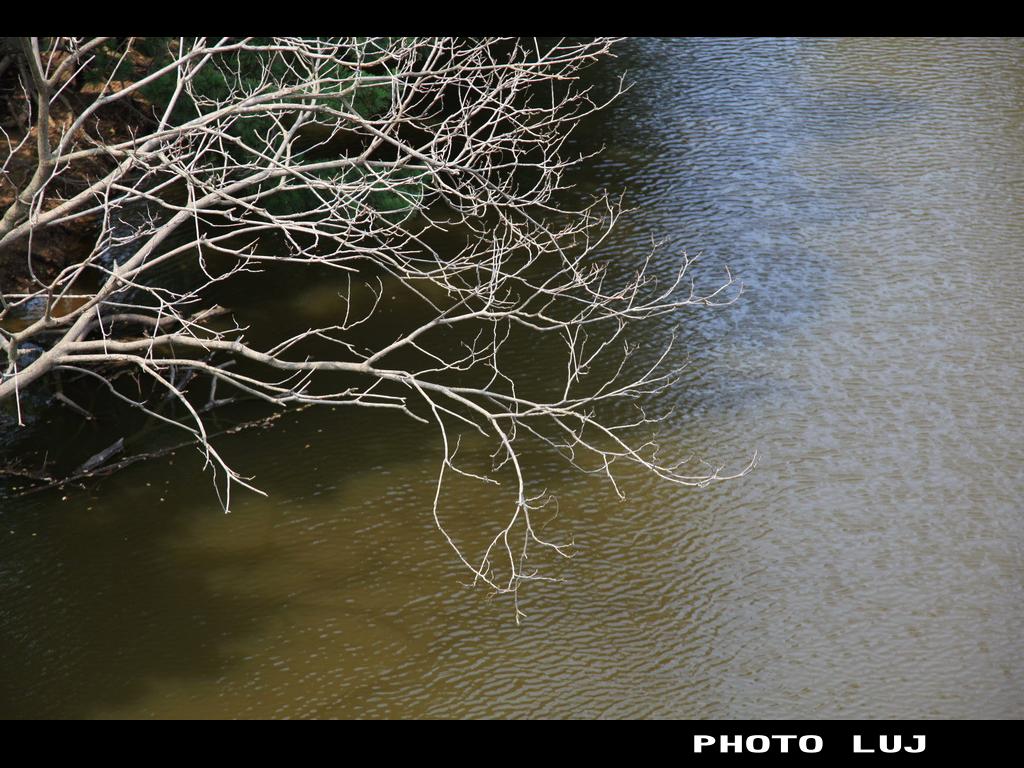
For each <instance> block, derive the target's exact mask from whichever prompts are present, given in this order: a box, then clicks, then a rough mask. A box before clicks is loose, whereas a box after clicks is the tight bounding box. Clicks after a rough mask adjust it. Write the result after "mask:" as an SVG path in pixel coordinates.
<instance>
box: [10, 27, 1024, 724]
mask: <svg viewBox="0 0 1024 768" xmlns="http://www.w3.org/2000/svg"><path fill="white" fill-rule="evenodd" d="M621 68H627V69H628V70H629V71H630V72H631V73H632V77H633V79H634V80H636V82H637V85H636V87H635V88H634V89H633V90H632V91H631V92H630V93H629V94H627V95H626V96H625V97H624V98H623V99H622V100H621V101H619V102H618V103H617V104H616V105H615V106H614V107H613V108H612V109H611V110H610V111H609V112H607V113H606V114H605V115H604V116H603V118H602V119H601V120H598V121H595V122H594V123H592V124H590V125H589V126H588V130H587V132H586V133H585V134H584V135H581V136H580V137H579V143H580V144H581V146H593V145H594V144H595V143H597V142H601V141H603V142H605V143H606V144H607V151H606V153H605V155H604V158H603V159H602V160H601V161H600V162H599V163H597V164H596V165H595V166H594V167H593V168H592V170H590V171H589V172H588V173H587V174H586V175H584V176H581V177H580V178H579V182H580V186H581V187H582V188H583V189H584V190H585V189H587V188H588V187H596V186H607V187H609V188H611V189H620V188H622V187H625V188H626V190H627V202H628V203H630V204H632V205H634V206H636V207H637V209H638V210H637V212H636V213H635V214H634V215H632V216H631V217H629V219H628V221H624V222H623V225H622V226H621V227H620V228H619V229H618V231H617V233H616V235H615V237H614V238H613V240H612V241H611V242H610V243H609V244H608V245H607V251H608V254H609V255H610V256H613V257H614V258H616V259H622V260H629V259H634V258H637V257H638V256H639V255H640V254H642V253H643V252H644V251H645V248H646V246H647V244H648V243H649V242H650V239H651V237H652V236H654V237H656V238H661V239H665V240H666V241H667V250H666V254H665V261H664V268H665V269H666V270H669V269H671V266H672V264H671V260H670V258H669V255H670V254H671V253H672V252H673V251H678V250H679V249H682V248H686V249H688V250H690V251H691V252H695V251H703V252H704V253H705V254H706V257H705V266H704V274H705V275H706V279H707V280H709V281H711V280H714V279H717V277H718V276H719V274H720V269H721V266H722V265H723V264H725V263H728V264H729V265H730V266H731V267H732V269H733V270H734V272H736V273H737V274H738V275H739V277H740V278H741V279H742V280H743V282H744V285H745V288H746V291H745V294H744V296H743V297H742V299H741V300H740V302H739V303H738V304H736V305H734V306H732V307H729V308H727V309H721V310H715V311H708V312H701V313H698V314H696V315H694V316H692V317H686V318H680V319H679V320H678V322H672V321H668V320H666V321H663V322H661V323H660V324H658V325H656V326H652V327H650V328H648V329H647V331H646V332H647V333H648V334H649V335H650V337H651V338H650V341H651V342H652V343H656V342H660V341H664V340H666V339H667V338H668V336H669V334H670V333H671V332H672V331H673V330H677V331H679V332H681V334H682V338H683V339H684V341H685V345H684V346H685V351H686V352H688V353H689V355H690V358H691V366H690V368H689V369H688V374H687V377H686V378H685V380H684V381H683V382H682V384H681V386H680V388H679V389H677V390H676V391H675V392H674V393H673V394H672V395H671V396H670V397H666V398H664V402H663V403H662V405H673V406H675V407H676V415H675V416H674V418H673V420H672V421H671V423H670V424H668V425H667V427H666V430H665V435H664V442H666V443H668V444H671V445H672V446H674V447H676V448H678V449H679V450H681V451H684V452H685V451H687V450H693V451H695V452H697V453H698V454H699V455H701V456H703V457H704V458H706V459H708V460H711V461H715V462H722V463H727V464H730V465H733V466H736V465H742V463H743V462H744V461H745V460H746V459H747V458H748V457H749V456H750V455H751V453H752V452H753V451H754V450H757V451H758V452H759V454H760V456H761V459H760V464H759V466H758V468H757V469H756V471H755V472H754V473H753V474H751V475H749V476H748V477H746V478H744V479H741V480H738V481H734V482H731V483H726V484H721V485H717V486H713V487H711V488H709V489H707V490H704V491H696V490H680V489H677V488H673V487H669V486H666V485H663V484H659V483H658V482H656V481H654V480H653V479H650V478H646V477H643V476H639V475H634V476H632V477H631V478H629V479H628V480H627V482H626V483H625V490H626V491H627V493H628V495H629V499H628V501H627V502H625V503H622V502H619V501H617V500H616V499H615V497H614V495H613V494H612V493H611V491H610V489H608V488H607V487H605V486H603V485H601V484H599V483H594V482H592V481H590V480H588V479H583V478H581V477H579V476H577V475H574V474H573V473H572V472H569V471H566V470H565V468H564V467H563V466H562V465H561V464H559V463H557V462H556V461H555V460H554V459H552V458H550V457H544V456H536V457H532V460H533V461H534V466H535V467H537V468H538V469H537V470H536V471H535V476H536V477H537V478H538V482H539V483H541V484H543V485H546V486H547V487H549V488H551V489H553V490H557V491H558V492H559V495H560V497H561V501H562V504H561V512H560V515H559V517H558V518H557V520H555V521H554V522H553V523H552V524H551V527H550V530H551V531H552V532H554V533H556V534H558V533H563V534H566V535H568V534H570V533H571V534H572V535H573V536H574V537H575V540H576V542H577V544H578V545H579V549H580V553H579V555H578V556H577V557H576V559H575V560H573V561H572V562H570V563H568V564H558V563H553V564H551V565H550V567H551V568H552V569H553V570H554V571H556V572H557V575H559V576H562V577H564V579H565V581H564V582H562V583H559V584H548V585H540V586H532V587H529V588H527V589H525V590H524V593H523V597H522V607H523V609H524V610H525V611H526V613H527V614H528V618H527V619H526V621H525V622H524V624H523V626H521V627H516V626H515V623H514V621H513V616H512V610H511V606H510V604H509V603H508V601H505V600H502V599H500V598H497V599H488V598H487V597H486V595H485V594H484V593H483V592H482V591H480V590H469V589H466V588H464V587H463V586H461V581H462V580H463V574H462V572H461V571H460V569H459V566H458V564H457V562H455V560H454V558H453V557H452V555H451V553H450V551H449V550H447V549H446V546H445V544H444V542H443V540H442V539H441V537H440V536H439V535H438V533H437V532H436V531H435V530H434V528H433V523H432V520H431V517H430V514H429V510H430V499H431V496H432V493H433V487H434V486H433V484H434V479H435V473H436V469H437V461H438V458H439V446H438V440H437V436H436V435H435V434H434V433H433V432H431V431H430V430H429V429H427V428H421V427H420V426H419V425H416V424H414V423H411V422H406V421H402V420H401V419H399V418H398V417H393V418H392V417H388V418H381V417H380V416H379V414H377V413H352V412H350V411H349V412H340V411H339V412H333V413H331V412H320V413H313V412H306V413H302V414H299V415H297V416H294V417H290V418H288V419H286V420H284V421H283V422H282V423H280V424H279V425H278V426H277V427H276V428H274V429H272V430H268V431H263V432H258V433H245V434H243V435H239V436H235V437H229V438H226V439H224V440H223V441H222V442H221V445H222V447H223V449H224V452H225V454H226V455H227V456H228V457H229V458H231V459H232V460H233V461H234V462H235V464H236V466H238V467H240V468H242V469H244V470H245V471H246V472H248V473H250V474H253V475H255V476H256V479H257V481H258V483H259V484H260V485H261V487H263V488H264V489H266V490H267V491H268V492H269V493H270V496H269V498H268V499H261V498H257V497H252V496H249V497H244V498H242V499H240V500H239V501H238V502H237V504H236V506H235V511H234V512H233V513H232V514H231V515H228V516H225V515H223V514H221V513H220V512H219V511H218V508H217V505H216V499H215V497H214V496H213V493H212V490H211V488H210V485H209V479H208V477H201V476H199V475H198V474H197V469H198V466H197V462H196V460H195V459H194V457H193V456H192V454H191V452H190V451H179V452H178V455H176V456H175V457H173V458H172V459H165V460H161V461H157V462H152V463H149V464H146V465H140V466H136V467H133V468H131V469H128V470H126V471H124V472H123V473H121V474H119V475H116V476H114V477H112V478H110V479H107V480H105V481H102V482H101V483H100V484H98V485H97V486H95V487H93V488H90V489H88V490H86V491H78V490H74V491H69V492H65V493H48V494H39V495H34V496H29V497H25V498H23V499H19V500H18V501H17V502H13V501H10V500H6V501H0V510H2V512H0V653H2V659H0V714H2V715H5V716H77V717H123V716H131V717H153V716H157V717H246V716H279V717H300V716H319V717H351V716H392V717H409V716H441V717H453V716H513V717H515V716H520V717H524V716H600V717H620V716H673V717H767V716H776V717H1021V716H1024V641H1022V637H1024V588H1022V583H1024V549H1022V547H1024V518H1022V515H1024V506H1022V500H1021V499H1022V494H1024V395H1022V393H1024V375H1022V374H1024V348H1022V335H1021V332H1022V330H1024V282H1022V281H1021V279H1020V277H1019V270H1020V264H1021V261H1022V258H1024V217H1022V215H1021V213H1022V204H1024V41H1020V40H1017V41H998V40H985V41H968V40H958V41H912V40H884V41H864V40H845V41H813V40H799V41H784V40H768V41H731V40H712V41H699V40H691V41H679V42H672V41H629V42H626V43H624V44H623V46H622V48H621V50H620V58H619V59H618V60H617V61H615V62H611V63H608V64H606V65H603V66H602V68H601V69H600V70H598V71H596V72H595V73H594V77H595V79H596V81H597V82H598V84H599V85H600V87H603V88H608V87H610V83H611V79H612V77H613V75H614V74H615V73H616V72H617V71H619V70H620V69H621ZM332 297H333V294H332V293H331V291H330V289H329V286H328V287H324V286H322V285H321V286H319V287H317V288H311V289H308V291H306V292H305V293H303V294H302V298H299V299H295V300H294V302H293V303H294V306H295V307H297V308H298V310H299V311H300V312H303V313H307V314H309V315H311V316H312V315H316V316H323V315H324V314H325V313H328V314H329V313H330V312H332V311H334V310H333V305H332V301H333V298H332ZM281 314H283V312H282V313H281ZM303 322H305V321H303ZM525 364H529V365H532V366H534V368H535V370H536V372H537V376H544V375H545V364H546V361H545V360H544V359H543V357H542V356H537V357H535V358H534V359H532V360H530V361H528V362H527V363H525ZM54 428H55V429H56V428H59V429H61V430H63V431H64V432H63V434H64V435H65V436H66V439H67V440H75V441H87V442H88V441H92V442H93V443H95V444H96V445H98V446H100V447H102V446H103V445H105V444H107V443H108V442H109V439H107V438H108V437H109V435H110V434H113V433H112V432H106V433H102V434H100V433H95V432H90V429H91V428H90V427H82V426H80V425H78V424H77V423H76V422H75V421H74V419H73V418H67V417H64V418H63V419H62V421H61V422H60V423H59V424H57V425H54ZM307 446H308V447H307ZM486 449H487V446H485V445H483V444H480V445H475V444H467V447H466V450H467V451H470V452H472V451H476V452H477V453H479V454H483V452H484V451H485V450H486ZM62 496H66V497H67V498H66V500H63V499H62ZM448 499H449V500H448V505H447V508H448V509H449V510H450V514H451V515H452V522H453V524H455V525H457V526H458V529H459V530H460V531H462V532H463V534H464V535H466V536H467V537H470V538H471V537H472V536H473V535H474V532H475V533H478V534H482V533H485V532H487V531H489V530H491V528H492V527H493V525H494V523H495V521H496V520H498V519H500V516H501V515H502V514H504V513H505V512H506V511H507V510H506V509H504V508H503V507H500V506H499V505H498V502H497V501H496V499H495V497H493V496H490V495H487V496H485V495H482V493H481V491H480V490H479V489H478V488H476V487H473V486H469V485H465V486H463V485H455V486H453V487H452V488H451V489H450V492H449V497H448Z"/></svg>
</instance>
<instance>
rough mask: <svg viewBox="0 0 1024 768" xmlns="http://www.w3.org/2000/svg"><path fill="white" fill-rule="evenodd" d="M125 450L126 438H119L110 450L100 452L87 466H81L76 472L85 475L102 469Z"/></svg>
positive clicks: (86, 463) (105, 449)
mask: <svg viewBox="0 0 1024 768" xmlns="http://www.w3.org/2000/svg"><path fill="white" fill-rule="evenodd" d="M123 450H124V438H123V437H119V438H118V439H117V442H116V443H114V444H113V445H111V446H110V447H109V448H104V449H103V450H102V451H100V452H99V453H97V454H96V455H95V456H93V457H92V458H91V459H89V460H88V461H87V462H85V464H83V465H82V466H80V467H79V468H78V470H77V471H76V474H85V473H86V472H91V471H92V470H94V469H96V468H97V467H102V466H103V465H104V464H106V463H107V462H108V461H110V459H112V458H113V457H114V456H116V455H117V454H119V453H120V452H121V451H123Z"/></svg>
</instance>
